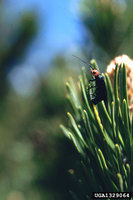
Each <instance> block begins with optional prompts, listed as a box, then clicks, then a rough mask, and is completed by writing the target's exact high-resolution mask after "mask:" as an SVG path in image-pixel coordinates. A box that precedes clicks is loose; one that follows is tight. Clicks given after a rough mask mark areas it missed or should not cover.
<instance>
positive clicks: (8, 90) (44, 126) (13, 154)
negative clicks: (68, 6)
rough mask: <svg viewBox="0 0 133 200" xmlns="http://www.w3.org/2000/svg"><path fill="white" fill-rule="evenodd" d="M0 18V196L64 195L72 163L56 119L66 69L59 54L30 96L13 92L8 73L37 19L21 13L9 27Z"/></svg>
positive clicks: (17, 199) (14, 199) (37, 198)
mask: <svg viewBox="0 0 133 200" xmlns="http://www.w3.org/2000/svg"><path fill="white" fill-rule="evenodd" d="M1 9H2V8H1ZM3 12H4V11H3ZM0 23H1V30H0V196H1V197H0V198H1V199H2V200H25V199H27V200H41V199H47V200H52V199H53V198H54V199H64V200H65V199H68V186H67V184H68V176H67V170H68V169H69V168H70V167H71V165H73V164H74V162H75V159H73V156H72V155H73V154H74V149H73V148H72V146H71V144H70V143H69V142H68V141H66V140H65V139H64V137H63V135H62V134H60V132H61V131H60V129H59V124H60V123H61V119H63V118H64V111H65V107H66V101H65V96H64V94H65V91H64V83H65V80H66V77H68V74H69V71H71V70H70V69H68V67H67V63H66V61H65V60H64V59H63V58H62V57H59V58H57V59H56V60H55V61H54V63H53V64H52V65H53V66H54V68H52V67H51V71H49V72H47V74H48V75H47V76H46V75H45V77H43V75H41V76H40V77H38V82H39V83H38V87H37V89H38V90H37V91H35V92H34V94H33V95H31V96H29V97H24V96H21V95H19V94H16V93H15V92H14V90H13V88H12V87H11V86H10V85H9V81H8V76H9V74H10V72H11V70H13V68H14V66H15V65H16V64H18V65H19V64H20V63H21V62H23V61H24V58H25V55H26V50H27V48H28V46H29V44H30V42H31V41H32V39H33V38H34V36H35V35H36V33H37V20H36V16H35V15H34V14H32V13H25V14H24V15H23V16H22V18H21V19H16V21H14V20H13V22H12V23H13V26H9V25H8V23H9V24H12V23H11V21H10V22H7V21H6V19H5V18H3V17H2V13H1V21H0ZM44 64H45V63H44ZM74 73H75V72H74ZM68 149H69V150H70V151H68ZM72 152H73V154H72ZM68 155H69V156H68ZM64 157H65V159H64ZM69 199H70V198H69Z"/></svg>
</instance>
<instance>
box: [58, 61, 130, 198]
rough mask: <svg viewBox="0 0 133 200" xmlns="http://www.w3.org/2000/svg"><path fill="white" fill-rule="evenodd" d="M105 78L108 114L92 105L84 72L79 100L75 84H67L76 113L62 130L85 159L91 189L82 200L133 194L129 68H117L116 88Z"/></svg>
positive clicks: (83, 169)
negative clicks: (96, 195)
mask: <svg viewBox="0 0 133 200" xmlns="http://www.w3.org/2000/svg"><path fill="white" fill-rule="evenodd" d="M104 76H105V82H106V88H107V95H108V110H107V109H106V107H105V105H104V102H100V103H98V105H97V106H95V105H93V104H92V102H91V98H90V92H89V94H88V91H87V83H88V81H87V76H86V72H85V69H84V68H82V73H81V76H80V78H79V83H80V94H79V95H80V96H78V92H77V90H76V87H75V85H74V83H73V82H72V81H70V82H68V83H67V84H66V86H67V92H68V94H67V97H68V101H69V103H70V105H71V108H72V111H73V112H72V114H70V113H68V117H69V121H70V124H71V125H70V126H69V127H68V128H66V127H65V126H63V125H61V129H62V131H63V133H64V134H65V135H66V136H67V137H68V138H69V139H70V140H71V141H72V142H73V144H74V145H75V147H76V149H77V151H78V153H79V155H80V156H81V159H82V162H81V169H79V170H82V171H83V174H84V176H83V178H82V179H83V182H85V183H86V184H87V185H88V189H87V191H86V192H85V193H84V192H83V191H82V189H81V191H80V194H82V197H83V198H82V199H91V197H92V192H109V191H110V192H133V174H132V173H131V171H132V169H133V118H132V115H131V113H130V111H129V105H128V95H127V77H126V67H125V65H124V64H123V65H121V66H120V67H119V68H118V66H116V68H115V76H114V88H112V85H111V82H110V78H109V76H108V75H107V74H105V75H104ZM78 85H79V84H78ZM79 189H80V187H79ZM71 193H72V194H73V196H74V199H81V198H79V197H78V194H77V193H76V191H75V194H74V192H71Z"/></svg>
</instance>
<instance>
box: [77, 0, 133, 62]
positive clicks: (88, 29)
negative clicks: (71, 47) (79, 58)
mask: <svg viewBox="0 0 133 200" xmlns="http://www.w3.org/2000/svg"><path fill="white" fill-rule="evenodd" d="M80 12H81V20H82V22H83V28H84V30H85V34H84V37H83V38H84V39H83V40H84V41H85V43H84V44H85V45H84V52H85V53H86V56H87V57H88V56H89V57H91V56H95V57H96V58H97V59H99V60H100V61H101V62H102V63H104V62H106V64H107V63H108V61H109V60H110V59H112V58H114V57H115V56H117V55H121V54H124V53H125V54H127V55H129V56H131V57H132V52H133V46H132V43H133V37H132V35H133V28H132V26H133V15H132V13H133V2H132V1H130V0H127V1H124V0H122V1H121V0H120V1H117V0H94V1H91V0H82V2H81V9H80ZM91 40H92V41H93V42H92V41H91ZM90 55H91V56H90ZM103 59H104V61H103Z"/></svg>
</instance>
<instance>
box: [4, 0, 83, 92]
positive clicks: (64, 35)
mask: <svg viewBox="0 0 133 200" xmlns="http://www.w3.org/2000/svg"><path fill="white" fill-rule="evenodd" d="M79 2H80V0H23V1H17V0H5V1H4V6H5V10H6V15H7V17H9V18H17V17H20V16H21V15H22V14H23V13H24V12H25V11H26V10H27V11H28V10H31V11H34V12H35V13H37V17H38V21H39V32H38V34H37V36H36V38H35V40H34V41H33V42H32V44H31V46H30V47H29V49H28V53H27V56H26V59H25V61H24V63H21V64H20V66H16V68H14V70H13V71H12V73H11V75H10V77H9V79H10V81H11V84H12V85H13V87H14V88H15V90H16V91H17V92H20V93H21V92H22V93H28V92H29V91H32V89H31V85H32V82H33V81H34V80H35V79H37V73H36V72H37V71H39V70H40V71H45V68H47V67H49V61H50V60H51V58H54V56H56V54H58V52H62V53H63V54H64V55H65V54H68V52H70V55H71V54H72V52H73V51H76V49H78V46H77V41H79V40H81V35H80V31H79V30H80V28H79V19H78V5H79ZM9 13H10V15H9Z"/></svg>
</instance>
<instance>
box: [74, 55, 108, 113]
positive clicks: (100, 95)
mask: <svg viewBox="0 0 133 200" xmlns="http://www.w3.org/2000/svg"><path fill="white" fill-rule="evenodd" d="M73 56H74V57H76V58H78V59H79V60H81V61H82V62H83V63H85V64H87V65H89V67H90V68H91V74H92V75H93V76H94V78H93V79H92V80H89V83H90V82H93V81H94V82H95V85H91V86H88V90H89V89H91V88H96V90H95V93H93V94H91V95H92V96H94V97H93V98H92V99H91V101H92V103H94V104H95V105H96V104H97V103H99V102H100V101H102V100H103V101H104V103H105V106H106V108H107V110H108V102H107V90H106V85H105V81H104V76H103V75H102V74H100V72H99V71H98V70H96V69H94V68H93V67H92V66H91V65H90V64H88V63H87V62H85V61H84V60H82V59H81V58H79V57H77V56H75V55H73Z"/></svg>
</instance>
